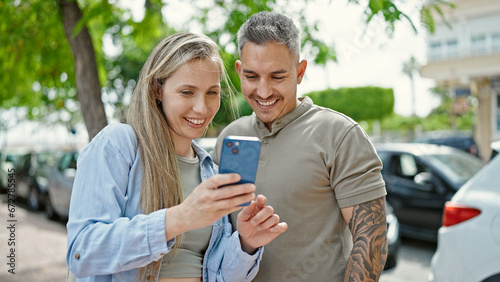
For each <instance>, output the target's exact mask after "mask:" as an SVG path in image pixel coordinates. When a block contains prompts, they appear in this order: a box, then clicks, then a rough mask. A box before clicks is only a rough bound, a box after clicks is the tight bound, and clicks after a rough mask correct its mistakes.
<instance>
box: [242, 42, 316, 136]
mask: <svg viewBox="0 0 500 282" xmlns="http://www.w3.org/2000/svg"><path fill="white" fill-rule="evenodd" d="M306 66H307V62H306V61H305V60H303V61H301V62H300V63H297V58H296V57H295V56H293V55H292V54H291V53H290V51H289V50H288V48H287V47H286V46H285V45H282V44H277V43H270V42H269V43H267V44H266V45H264V46H261V45H257V44H254V43H251V42H248V43H246V44H245V46H243V50H242V52H241V60H238V61H236V70H237V71H238V74H239V76H240V80H241V91H242V92H243V95H244V96H245V99H246V100H247V102H248V104H250V106H251V107H252V109H253V111H254V112H255V114H257V116H258V117H259V118H260V119H261V120H262V122H264V123H265V124H266V126H267V128H268V129H269V130H271V126H272V123H273V122H274V121H275V120H276V119H277V118H279V117H281V116H283V115H285V114H287V113H289V112H291V111H292V110H293V109H295V107H296V106H297V104H298V99H297V84H299V83H300V82H301V81H302V77H303V76H304V72H305V70H306Z"/></svg>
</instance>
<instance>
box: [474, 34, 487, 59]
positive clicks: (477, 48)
mask: <svg viewBox="0 0 500 282" xmlns="http://www.w3.org/2000/svg"><path fill="white" fill-rule="evenodd" d="M471 53H472V54H473V55H476V54H484V53H486V35H484V34H481V35H474V36H472V37H471Z"/></svg>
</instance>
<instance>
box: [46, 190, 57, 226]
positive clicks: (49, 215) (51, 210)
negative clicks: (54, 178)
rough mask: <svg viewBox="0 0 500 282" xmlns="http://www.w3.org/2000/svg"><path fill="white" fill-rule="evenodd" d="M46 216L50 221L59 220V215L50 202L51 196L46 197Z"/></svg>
mask: <svg viewBox="0 0 500 282" xmlns="http://www.w3.org/2000/svg"><path fill="white" fill-rule="evenodd" d="M45 214H46V215H47V218H49V219H53V220H56V219H57V218H58V216H57V213H56V211H55V210H54V207H53V206H52V202H51V201H50V196H49V194H47V195H46V196H45Z"/></svg>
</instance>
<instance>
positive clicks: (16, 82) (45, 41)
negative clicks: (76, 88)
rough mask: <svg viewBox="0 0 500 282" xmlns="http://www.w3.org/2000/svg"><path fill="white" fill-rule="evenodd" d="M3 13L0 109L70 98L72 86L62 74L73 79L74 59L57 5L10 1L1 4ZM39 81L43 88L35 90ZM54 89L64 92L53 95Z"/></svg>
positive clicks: (0, 55)
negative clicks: (64, 79)
mask: <svg viewBox="0 0 500 282" xmlns="http://www.w3.org/2000/svg"><path fill="white" fill-rule="evenodd" d="M33 11H37V12H36V13H34V12H33ZM0 14H1V15H2V17H3V19H2V21H1V23H0V42H1V45H2V48H1V49H0V52H1V53H0V68H1V70H2V75H1V76H0V88H1V89H2V91H0V107H3V108H11V107H15V106H29V107H30V108H32V107H35V106H39V105H43V106H46V105H47V104H48V103H50V102H51V101H57V100H60V99H65V98H68V97H67V96H68V95H70V94H68V93H67V92H68V91H67V90H69V89H70V88H71V86H70V85H68V83H66V81H62V80H61V75H62V74H63V73H66V74H67V75H68V76H70V77H73V73H74V71H73V56H72V54H71V50H70V48H69V44H68V42H67V41H66V40H65V35H64V30H63V27H62V25H61V24H60V15H59V13H58V7H57V3H56V2H55V1H34V0H31V1H7V2H3V3H1V4H0ZM63 58H64V59H63ZM37 81H43V83H40V85H41V87H38V85H35V87H34V83H35V82H37ZM70 84H71V82H70ZM53 88H55V89H63V91H55V92H50V93H49V90H48V89H53ZM64 90H66V91H64ZM54 93H55V96H54ZM30 113H32V112H31V111H30Z"/></svg>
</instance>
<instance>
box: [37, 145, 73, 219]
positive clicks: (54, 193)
mask: <svg viewBox="0 0 500 282" xmlns="http://www.w3.org/2000/svg"><path fill="white" fill-rule="evenodd" d="M78 154H79V151H78V150H71V151H67V152H65V153H64V154H63V155H62V157H61V158H60V160H59V162H58V163H57V165H56V166H54V167H53V169H52V170H51V172H50V174H49V177H48V185H47V196H46V197H45V212H46V214H47V217H48V218H50V219H57V218H59V219H63V220H64V219H67V218H68V215H69V204H70V200H71V191H72V190H73V181H74V179H75V174H76V161H77V159H78Z"/></svg>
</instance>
